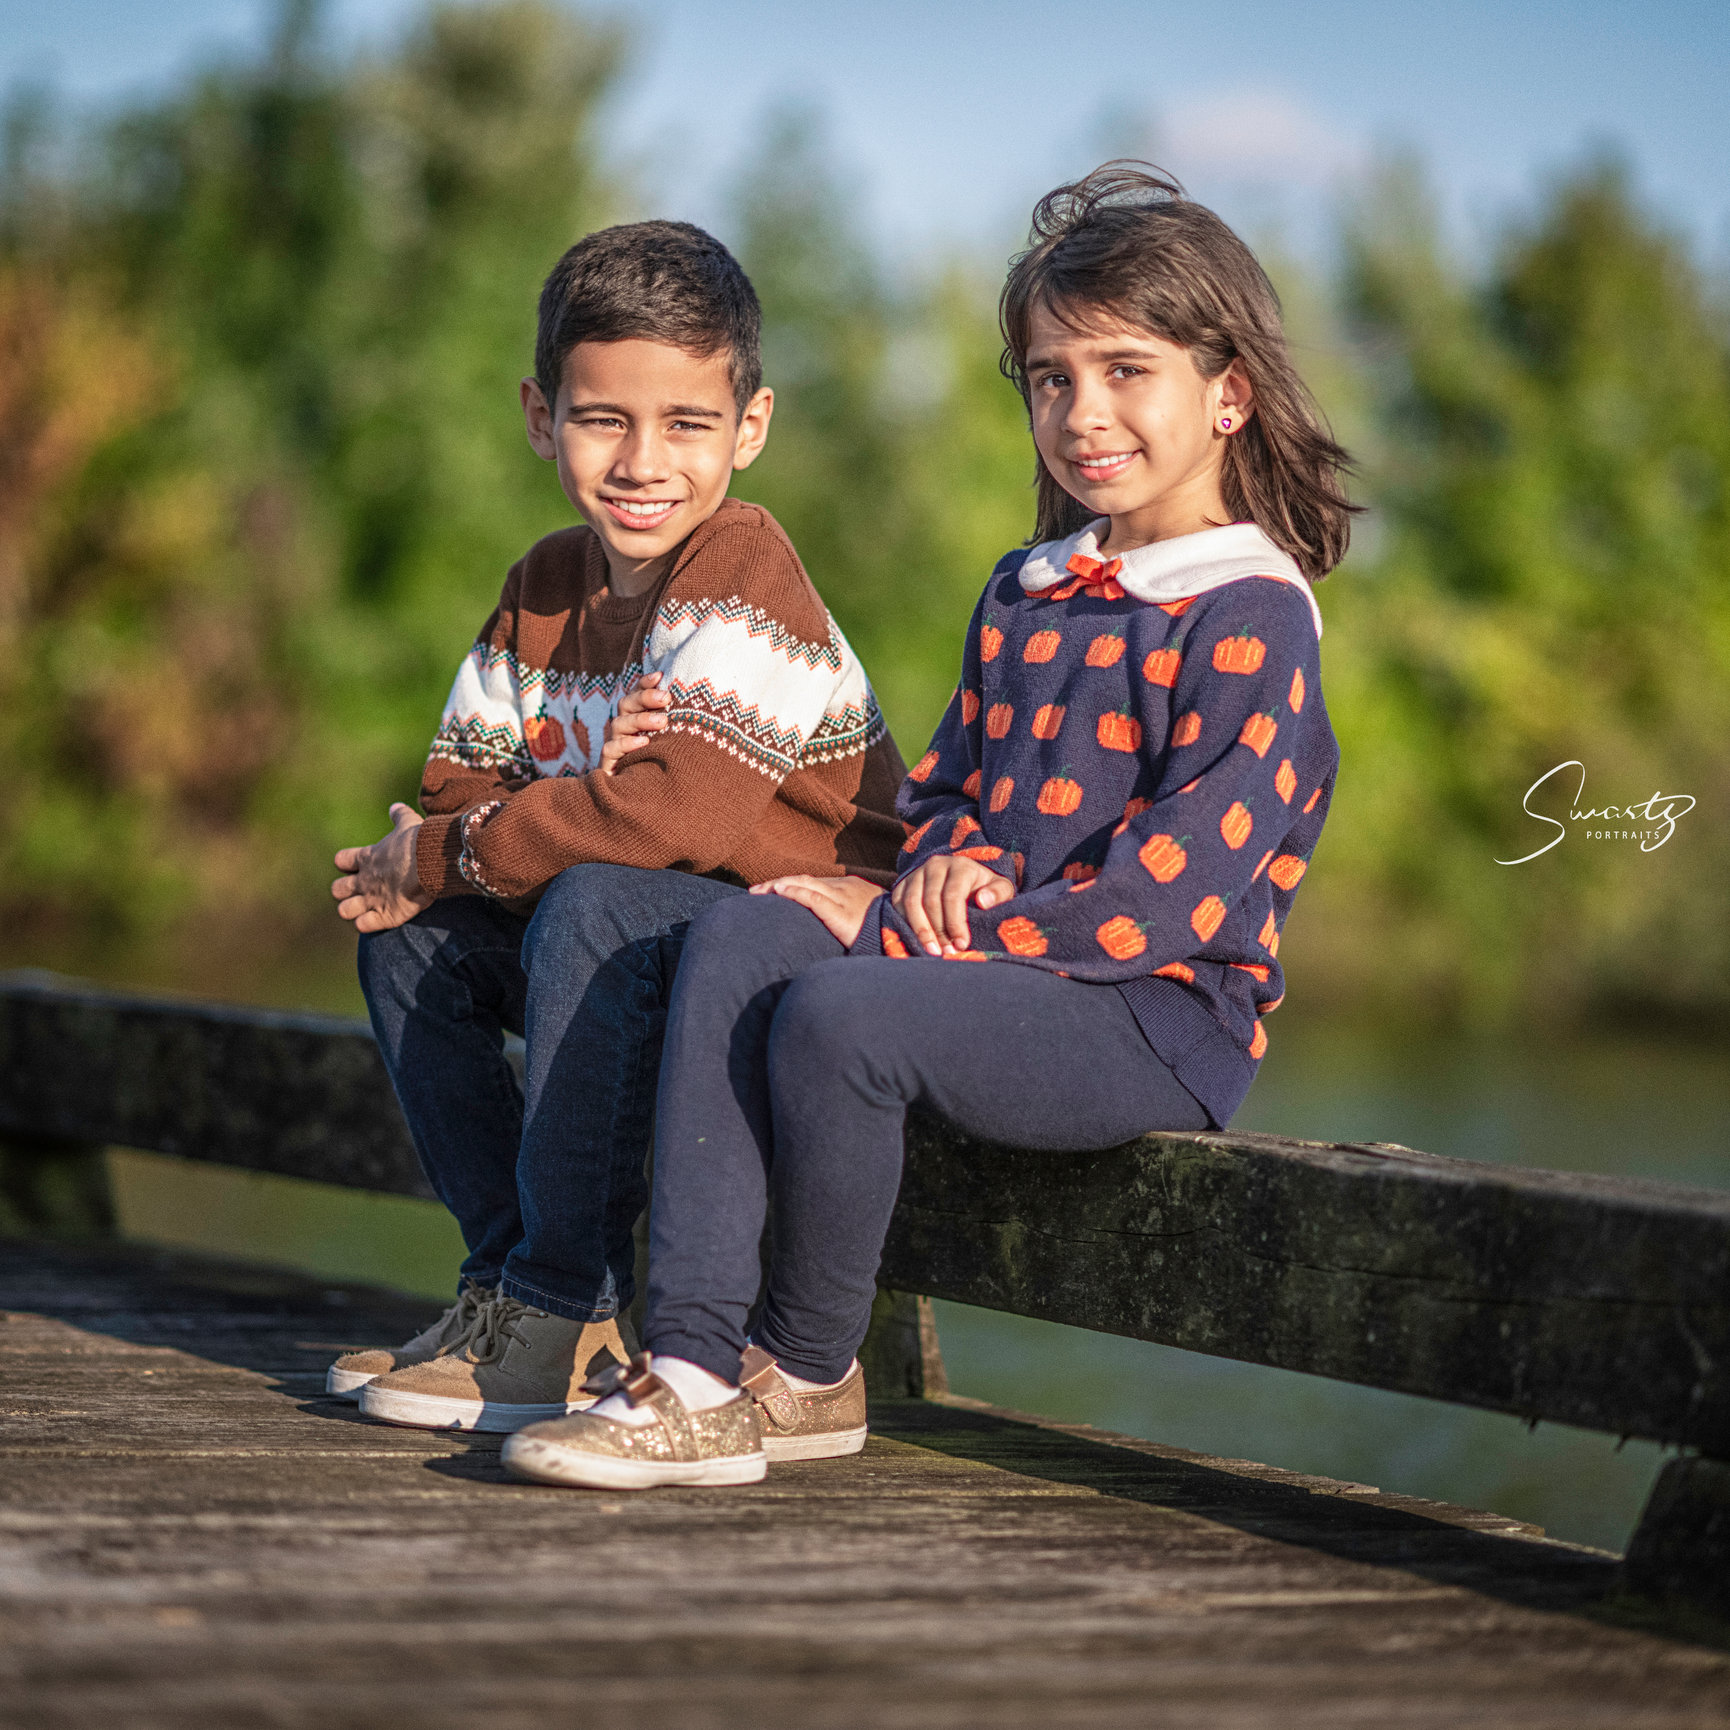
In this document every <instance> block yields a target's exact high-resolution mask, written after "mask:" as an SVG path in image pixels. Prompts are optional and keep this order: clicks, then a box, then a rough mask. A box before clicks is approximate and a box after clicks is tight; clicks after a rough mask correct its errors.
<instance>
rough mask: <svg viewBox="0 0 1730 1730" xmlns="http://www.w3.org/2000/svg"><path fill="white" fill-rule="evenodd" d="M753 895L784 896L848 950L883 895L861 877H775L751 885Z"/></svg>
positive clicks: (855, 941) (856, 940)
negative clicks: (874, 903) (807, 910)
mask: <svg viewBox="0 0 1730 1730" xmlns="http://www.w3.org/2000/svg"><path fill="white" fill-rule="evenodd" d="M751 893H752V894H753V895H785V896H786V897H787V899H788V900H789V901H797V902H798V903H799V905H800V906H801V907H808V908H809V909H810V910H811V911H812V912H813V913H815V914H816V915H817V917H818V918H819V919H821V920H822V921H823V923H824V924H825V925H826V926H827V927H828V928H829V935H830V936H831V937H833V938H836V939H837V940H838V941H839V942H840V943H842V944H843V945H844V946H845V947H846V948H848V949H851V948H852V947H853V945H854V944H855V943H857V942H858V941H859V931H860V927H861V926H863V925H864V923H865V915H866V914H867V913H868V912H869V911H870V909H871V903H872V902H873V901H875V900H876V899H877V897H878V896H879V895H881V894H882V893H883V891H882V890H881V889H879V888H878V887H877V885H876V884H875V883H867V882H866V881H865V879H864V878H863V877H775V878H772V879H771V880H770V881H769V882H767V883H753V884H752V885H751Z"/></svg>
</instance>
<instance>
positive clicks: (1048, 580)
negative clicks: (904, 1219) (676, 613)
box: [505, 163, 1353, 1487]
mask: <svg viewBox="0 0 1730 1730" xmlns="http://www.w3.org/2000/svg"><path fill="white" fill-rule="evenodd" d="M1000 312H1001V322H1002V327H1003V334H1004V339H1005V349H1004V369H1005V371H1006V372H1007V373H1008V375H1009V377H1010V378H1011V379H1012V380H1013V381H1014V382H1015V384H1016V385H1017V387H1018V388H1019V389H1020V391H1021V393H1022V396H1023V398H1024V399H1025V401H1026V403H1027V406H1028V411H1029V415H1030V417H1031V420H1032V428H1033V441H1034V445H1035V448H1036V450H1037V453H1038V464H1037V471H1036V472H1037V485H1038V501H1039V514H1038V526H1037V528H1036V531H1035V535H1034V539H1035V541H1036V542H1037V544H1036V545H1035V546H1033V547H1032V548H1031V549H1030V550H1022V551H1017V552H1014V553H1011V554H1010V555H1009V556H1008V557H1006V558H1005V559H1003V560H1002V561H1001V562H1000V563H999V565H998V566H997V568H996V569H995V570H994V571H993V572H992V574H991V578H990V581H989V582H988V583H987V585H986V588H985V593H984V595H983V596H982V597H981V599H980V601H979V604H978V606H977V607H976V609H975V611H974V615H973V620H972V623H971V625H970V626H969V629H968V633H967V645H966V651H965V654H964V657H963V661H962V669H961V682H960V685H959V687H958V688H957V690H956V692H955V696H954V698H953V700H952V701H951V703H950V705H949V709H948V711H947V713H946V714H945V715H944V718H943V721H942V723H941V724H940V726H939V727H938V729H937V734H936V737H935V738H934V739H933V740H932V743H931V749H930V750H929V751H927V752H926V754H925V756H924V757H923V758H921V759H920V761H919V763H918V764H917V765H916V766H915V767H914V768H913V770H912V771H911V773H910V774H909V775H908V777H907V780H906V782H905V783H904V784H903V786H902V789H901V795H900V801H899V812H900V815H901V817H902V819H903V821H904V823H905V825H906V829H907V842H906V846H905V848H904V849H903V851H902V854H901V860H900V877H899V879H898V881H897V882H896V884H895V887H894V889H893V890H892V891H891V892H890V893H889V894H887V895H884V894H883V893H882V892H881V891H879V890H878V889H876V888H874V887H873V886H872V885H871V884H869V883H865V882H862V881H861V880H859V879H857V878H851V877H841V878H815V877H793V878H783V879H780V880H779V881H776V882H771V883H765V884H761V885H759V886H758V890H757V893H755V894H754V895H752V896H738V897H736V898H734V899H732V900H728V901H723V902H721V903H719V904H717V905H716V906H714V907H713V908H711V909H710V910H708V911H707V912H705V913H704V914H703V915H702V916H701V917H699V918H698V919H697V920H696V921H695V923H694V924H693V926H692V928H691V932H690V936H689V938H688V940H687V943H686V946H685V950H684V955H683V959H682V961H681V964H680V969H679V976H678V983H677V986H676V988H675V993H674V997H673V1001H672V1006H671V1010H670V1014H669V1021H668V1029H667V1040H666V1048H665V1054H664V1058H663V1066H662V1071H661V1082H660V1094H659V1101H658V1106H657V1124H658V1126H657V1130H656V1140H655V1195H654V1211H653V1229H652V1238H651V1273H650V1280H649V1297H648V1314H647V1325H646V1327H645V1330H644V1332H645V1337H646V1339H647V1342H648V1346H649V1353H650V1354H651V1355H645V1356H640V1357H639V1358H638V1359H637V1360H636V1361H635V1362H634V1363H633V1365H632V1366H630V1367H629V1368H628V1369H624V1370H620V1371H617V1372H613V1373H612V1378H611V1379H610V1380H609V1381H607V1383H606V1385H605V1386H604V1387H600V1386H597V1387H596V1388H595V1390H594V1391H596V1392H598V1393H601V1394H603V1396H604V1397H603V1398H602V1399H601V1400H600V1401H599V1403H598V1404H596V1405H595V1406H594V1407H592V1408H591V1409H590V1410H589V1411H587V1412H585V1413H581V1414H579V1415H577V1416H575V1417H570V1418H565V1419H562V1420H558V1421H555V1422H553V1423H550V1424H541V1425H537V1426H535V1427H534V1428H531V1429H527V1430H523V1431H521V1432H519V1433H518V1434H517V1435H516V1436H514V1437H512V1439H511V1441H510V1442H509V1443H508V1444H507V1445H506V1449H505V1459H506V1462H507V1464H509V1465H510V1467H511V1468H512V1469H513V1470H514V1471H516V1472H517V1473H519V1474H520V1475H522V1476H526V1477H532V1478H537V1479H540V1480H543V1481H548V1482H554V1483H567V1484H590V1485H596V1486H604V1487H633V1486H641V1485H648V1484H658V1483H707V1484H719V1483H744V1482H751V1481H754V1480H756V1479H758V1478H760V1477H761V1476H762V1475H763V1471H764V1463H765V1460H766V1459H777V1458H814V1457H819V1456H822V1455H829V1454H840V1453H849V1452H852V1451H854V1450H855V1449H857V1448H858V1447H860V1446H862V1445H863V1442H864V1437H865V1390H864V1383H863V1378H862V1377H861V1375H860V1372H859V1367H858V1363H857V1361H856V1359H855V1357H854V1353H855V1352H856V1351H857V1349H858V1347H859V1345H860V1342H861V1341H862V1340H863V1338H864V1335H865V1329H866V1324H867V1321H868V1319H869V1315H870V1309H871V1299H872V1296H873V1293H874V1290H875V1275H876V1270H877V1264H878V1260H879V1256H880V1253H881V1250H882V1246H883V1240H884V1237H885V1234H886V1233H887V1230H888V1226H889V1219H890V1214H891V1212H892V1210H893V1208H894V1204H895V1197H896V1192H897V1190H898V1188H899V1185H900V1180H901V1161H902V1132H903V1124H904V1120H905V1117H906V1112H907V1108H908V1106H909V1105H911V1104H913V1103H915V1102H918V1103H921V1104H924V1105H927V1106H930V1107H932V1108H934V1109H935V1110H937V1111H939V1112H941V1113H942V1114H943V1115H944V1116H946V1117H948V1118H949V1119H951V1120H952V1121H953V1122H954V1123H956V1124H957V1125H959V1126H960V1127H961V1128H962V1129H964V1130H967V1131H969V1132H971V1133H973V1134H975V1135H978V1136H980V1137H983V1138H985V1139H987V1140H996V1141H1001V1142H1007V1143H1011V1144H1015V1145H1020V1146H1024V1147H1034V1148H1049V1149H1053V1150H1056V1149H1073V1148H1102V1147H1110V1146H1114V1145H1116V1144H1118V1143H1120V1142H1123V1141H1126V1140H1129V1139H1130V1138H1132V1137H1134V1136H1136V1135H1138V1134H1141V1133H1143V1132H1144V1131H1147V1130H1149V1129H1164V1130H1201V1129H1209V1128H1223V1127H1224V1126H1225V1125H1226V1124H1227V1123H1228V1122H1229V1120H1230V1118H1231V1115H1232V1113H1233V1112H1234V1111H1235V1110H1236V1109H1237V1106H1238V1104H1239V1102H1240V1101H1241V1100H1242V1098H1243V1096H1244V1094H1245V1092H1246V1091H1247V1090H1248V1088H1249V1085H1250V1082H1251V1080H1252V1079H1253V1077H1254V1075H1255V1072H1256V1067H1257V1064H1258V1063H1259V1061H1260V1059H1261V1056H1262V1053H1263V1052H1264V1051H1265V1050H1266V1049H1267V1035H1266V1034H1265V1033H1264V1031H1263V1029H1262V1024H1261V1017H1262V1016H1264V1015H1266V1014H1267V1013H1268V1012H1269V1011H1270V1010H1272V1009H1274V1008H1276V1007H1277V1006H1278V1004H1279V1002H1280V1000H1281V997H1282V995H1283V993H1284V984H1283V980H1282V976H1281V970H1280V964H1279V946H1280V932H1281V929H1282V927H1283V926H1284V924H1285V920H1286V916H1287V914H1288V913H1289V912H1290V910H1291V905H1292V899H1293V897H1294V895H1295V894H1296V892H1297V888H1298V885H1299V882H1300V881H1301V879H1302V878H1303V875H1304V873H1305V871H1306V869H1307V868H1308V863H1309V858H1310V854H1311V851H1312V850H1313V848H1314V847H1315V843H1316V839H1317V837H1318V836H1319V835H1320V833H1321V828H1322V823H1323V820H1324V819H1325V818H1326V816H1327V809H1328V799H1329V794H1330V792H1331V790H1332V788H1333V782H1334V772H1335V768H1336V766H1337V764H1338V760H1339V752H1338V748H1337V746H1336V745H1335V743H1334V736H1333V733H1332V730H1331V729H1330V727H1329V725H1328V719H1327V711H1326V709H1325V708H1324V706H1323V703H1322V694H1321V677H1320V671H1319V665H1318V661H1317V653H1316V651H1317V641H1318V639H1319V638H1320V635H1321V616H1320V614H1319V612H1318V611H1317V609H1316V605H1315V600H1314V598H1313V596H1312V594H1311V592H1310V584H1311V583H1312V582H1313V581H1314V580H1315V579H1317V578H1319V577H1321V576H1323V575H1325V574H1326V573H1327V572H1328V571H1329V570H1330V569H1331V568H1332V567H1333V566H1334V565H1335V564H1337V563H1338V561H1339V559H1340V557H1341V556H1342V555H1343V553H1344V551H1345V547H1346V541H1347V535H1348V530H1349V523H1350V512H1351V510H1352V509H1353V507H1352V506H1351V505H1349V504H1348V503H1347V502H1346V500H1345V497H1344V495H1343V493H1342V492H1341V489H1340V475H1341V473H1342V471H1343V469H1344V467H1345V464H1346V455H1345V452H1344V451H1342V450H1341V449H1340V447H1339V446H1338V445H1337V444H1335V443H1334V442H1333V440H1332V439H1331V438H1330V437H1329V436H1328V435H1327V433H1326V431H1325V430H1324V428H1323V425H1322V422H1321V418H1320V416H1319V414H1318V413H1317V411H1316V409H1315V407H1314V405H1313V404H1312V402H1311V400H1310V398H1309V396H1308V394H1307V393H1306V391H1305V390H1304V388H1303V385H1302V384H1301V382H1300V381H1299V380H1298V378H1297V376H1296V374H1295V372H1294V371H1293V369H1292V365H1291V362H1290V359H1289V358H1288V355H1287V352H1286V346H1285V341H1284V337H1283V334H1282V331H1281V328H1280V323H1279V308H1278V301H1277V299H1276V297H1275V295H1274V292H1273V289H1272V287H1271V285H1270V284H1269V283H1268V280H1267V278H1266V276H1265V275H1264V274H1263V273H1262V270H1261V268H1260V266H1259V265H1257V263H1256V261H1255V259H1254V258H1253V256H1252V255H1251V254H1250V252H1249V250H1248V249H1247V248H1246V247H1245V246H1244V245H1243V243H1242V242H1241V241H1240V240H1239V239H1238V238H1237V237H1236V236H1235V235H1234V234H1233V233H1232V232H1231V230H1230V229H1229V228H1227V227H1226V225H1225V224H1224V223H1223V222H1221V221H1220V220H1219V218H1218V217H1216V216H1214V215H1213V214H1212V213H1211V212H1210V211H1208V210H1205V209H1203V208H1202V207H1201V206H1200V205H1197V204H1193V203H1190V202H1189V201H1188V200H1187V199H1186V198H1185V197H1184V196H1183V194H1182V191H1181V189H1180V188H1179V187H1177V186H1176V185H1175V184H1174V183H1173V182H1171V181H1170V180H1168V179H1166V178H1164V177H1163V176H1161V175H1159V174H1156V173H1152V172H1148V171H1147V170H1145V169H1144V168H1142V167H1141V166H1140V165H1135V164H1127V163H1113V164H1109V165H1107V166H1106V167H1104V168H1101V169H1098V170H1096V171H1095V172H1094V173H1093V174H1090V175H1089V176H1087V178H1086V179H1084V180H1082V181H1081V182H1079V183H1078V184H1076V185H1073V186H1066V187H1061V188H1059V189H1058V190H1057V191H1056V192H1053V193H1051V194H1050V195H1049V196H1048V197H1046V198H1045V199H1043V200H1042V201H1041V202H1040V205H1039V207H1038V209H1037V210H1036V212H1035V213H1034V219H1033V234H1032V244H1031V245H1030V247H1029V249H1028V250H1027V251H1026V252H1024V253H1023V254H1021V255H1020V257H1018V258H1017V259H1016V260H1015V262H1014V264H1013V266H1012V268H1011V270H1010V274H1009V279H1008V282H1007V284H1006V285H1005V288H1004V291H1003V297H1002V302H1001V308H1000ZM978 962H985V963H987V964H988V965H985V966H974V965H954V964H955V963H978ZM771 1196H772V1197H773V1205H774V1215H775V1233H774V1251H773V1256H772V1260H771V1266H770V1271H769V1281H768V1288H767V1295H766V1299H765V1302H764V1305H763V1309H762V1314H761V1319H760V1321H759V1323H758V1325H757V1329H756V1333H755V1337H754V1339H753V1340H752V1341H751V1342H749V1343H748V1342H747V1340H746V1335H745V1327H746V1316H747V1313H748V1311H749V1310H750V1308H751V1305H752V1302H753V1300H754V1299H755V1297H756V1294H757V1290H758V1284H759V1279H760V1267H759V1259H758V1244H759V1240H760V1238H761V1235H762V1231H763V1224H764V1219H765V1214H766V1210H767V1207H768V1204H769V1201H770V1198H771Z"/></svg>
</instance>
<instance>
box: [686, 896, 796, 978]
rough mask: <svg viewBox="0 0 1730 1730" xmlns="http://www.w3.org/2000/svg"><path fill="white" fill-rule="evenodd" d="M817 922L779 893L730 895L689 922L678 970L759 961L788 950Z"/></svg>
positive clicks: (730, 965) (697, 969) (696, 970)
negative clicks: (748, 958) (747, 959)
mask: <svg viewBox="0 0 1730 1730" xmlns="http://www.w3.org/2000/svg"><path fill="white" fill-rule="evenodd" d="M807 923H809V924H815V923H816V920H815V919H814V917H813V916H812V915H811V914H810V913H808V912H807V911H806V910H805V909H804V908H803V907H801V906H800V905H799V904H798V903H797V902H795V901H788V900H786V899H785V898H784V897H782V896H780V895H729V896H727V897H726V899H725V900H722V901H717V902H716V903H715V904H714V905H713V906H712V907H707V908H705V909H704V910H703V911H702V912H701V913H699V914H698V915H697V917H696V918H695V919H693V920H692V921H691V924H690V927H689V929H688V930H687V932H686V934H685V944H684V948H683V950H682V951H681V953H680V957H679V971H680V972H681V974H682V973H684V972H685V971H686V970H687V969H689V970H691V971H693V972H698V971H702V970H703V969H704V968H706V967H710V966H717V965H718V966H722V967H732V966H736V965H737V964H738V962H739V960H740V959H741V958H742V957H751V958H759V957H763V956H767V955H772V954H775V953H778V952H780V951H781V950H783V949H785V948H786V947H787V946H788V945H789V943H790V941H792V940H794V939H796V938H798V937H800V936H801V935H803V934H804V926H805V924H807Z"/></svg>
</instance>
